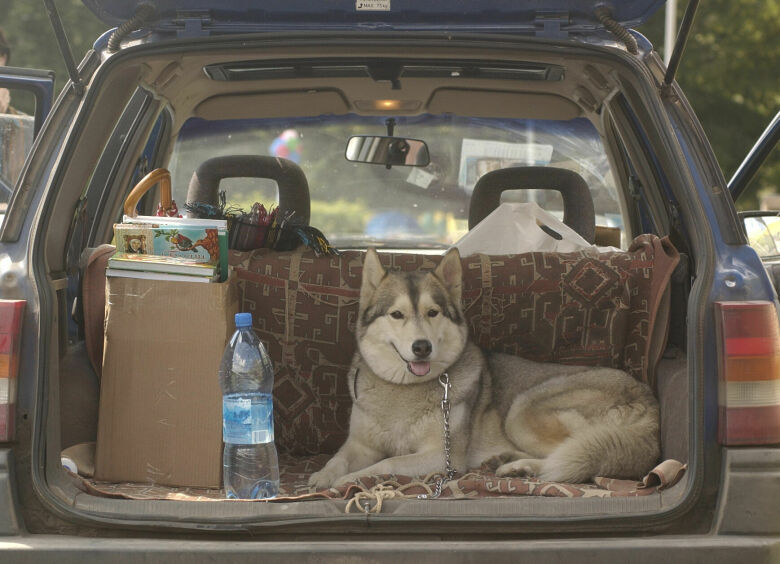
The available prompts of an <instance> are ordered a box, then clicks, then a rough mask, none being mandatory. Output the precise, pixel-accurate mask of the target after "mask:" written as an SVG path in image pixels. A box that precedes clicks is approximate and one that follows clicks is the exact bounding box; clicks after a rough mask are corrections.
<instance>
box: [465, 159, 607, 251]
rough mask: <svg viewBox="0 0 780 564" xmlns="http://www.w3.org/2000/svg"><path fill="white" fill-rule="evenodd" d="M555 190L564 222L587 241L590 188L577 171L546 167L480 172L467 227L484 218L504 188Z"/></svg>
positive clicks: (592, 216) (592, 231)
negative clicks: (558, 195)
mask: <svg viewBox="0 0 780 564" xmlns="http://www.w3.org/2000/svg"><path fill="white" fill-rule="evenodd" d="M529 189H537V190H539V189H541V190H556V191H558V192H560V193H561V196H562V197H563V222H564V223H565V224H566V225H568V226H569V227H571V228H572V229H574V230H575V231H576V232H577V233H579V234H580V235H581V236H582V238H583V239H585V240H586V241H587V242H588V243H591V244H592V243H593V241H594V239H595V236H596V213H595V211H594V208H593V198H592V197H591V195H590V190H589V189H588V185H587V183H586V182H585V179H583V178H582V176H580V175H579V174H577V173H576V172H572V171H571V170H566V169H563V168H555V167H546V166H522V167H512V168H502V169H500V170H494V171H492V172H488V173H487V174H484V175H482V176H481V177H480V178H479V180H477V183H476V185H475V186H474V192H472V194H471V203H470V205H469V229H471V228H472V227H474V226H475V225H476V224H477V223H479V222H480V221H482V220H483V219H485V218H486V217H487V216H488V215H489V214H490V213H491V212H492V211H493V210H495V209H496V208H497V207H498V205H499V203H500V202H501V192H503V191H504V190H529Z"/></svg>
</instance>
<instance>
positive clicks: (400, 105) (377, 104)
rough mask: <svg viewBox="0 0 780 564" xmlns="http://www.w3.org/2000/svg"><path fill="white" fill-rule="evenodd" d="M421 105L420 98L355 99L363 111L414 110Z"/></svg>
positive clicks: (358, 107)
mask: <svg viewBox="0 0 780 564" xmlns="http://www.w3.org/2000/svg"><path fill="white" fill-rule="evenodd" d="M420 106H421V102H420V101H419V100H390V99H385V100H355V107H356V108H357V109H359V110H363V111H379V112H396V111H402V112H413V111H415V110H417V109H418V108H419V107H420Z"/></svg>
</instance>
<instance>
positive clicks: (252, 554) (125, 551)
mask: <svg viewBox="0 0 780 564" xmlns="http://www.w3.org/2000/svg"><path fill="white" fill-rule="evenodd" d="M659 559H660V561H661V562H663V561H668V562H675V563H685V562H707V563H708V564H716V563H719V562H751V563H761V562H767V563H769V562H780V537H760V536H750V537H749V536H672V537H670V536H664V537H652V538H619V539H606V538H605V539H593V540H529V541H495V540H493V541H490V540H474V541H446V540H427V541H423V540H416V541H403V540H398V541H365V540H363V541H354V542H345V541H330V542H329V541H315V542H307V541H303V540H301V541H291V542H262V541H230V540H226V541H191V540H145V539H121V540H115V539H111V540H109V539H95V538H73V537H57V536H48V535H36V536H29V537H6V538H4V539H3V540H0V561H4V562H16V563H19V564H23V563H26V562H57V564H65V563H70V562H73V563H82V562H115V563H132V562H144V563H147V564H148V563H151V562H188V563H190V562H202V561H207V562H216V561H219V562H225V563H227V562H253V563H254V562H258V561H260V560H262V562H264V563H269V562H285V563H287V562H312V561H316V562H348V561H350V562H351V561H363V560H367V561H370V562H388V563H393V564H395V563H397V562H420V561H425V562H426V564H433V563H437V562H442V563H444V562H446V563H447V564H451V563H452V562H461V561H468V562H491V563H493V562H496V563H500V562H511V563H515V562H520V561H522V562H524V563H527V562H578V563H582V562H584V563H588V562H593V563H596V562H598V563H604V562H631V563H632V564H641V563H645V562H647V563H648V564H657V563H658V562H659Z"/></svg>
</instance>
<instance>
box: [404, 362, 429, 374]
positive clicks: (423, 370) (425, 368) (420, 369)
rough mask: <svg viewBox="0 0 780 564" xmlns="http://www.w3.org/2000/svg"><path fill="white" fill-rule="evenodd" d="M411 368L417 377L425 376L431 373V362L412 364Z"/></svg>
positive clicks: (410, 364)
mask: <svg viewBox="0 0 780 564" xmlns="http://www.w3.org/2000/svg"><path fill="white" fill-rule="evenodd" d="M409 368H411V369H412V373H413V374H414V375H415V376H425V375H426V374H428V372H430V371H431V363H430V362H410V363H409Z"/></svg>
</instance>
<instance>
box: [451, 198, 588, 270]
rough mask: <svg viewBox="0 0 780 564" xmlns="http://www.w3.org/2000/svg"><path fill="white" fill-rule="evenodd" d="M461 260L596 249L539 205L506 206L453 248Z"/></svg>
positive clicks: (511, 204) (505, 204)
mask: <svg viewBox="0 0 780 564" xmlns="http://www.w3.org/2000/svg"><path fill="white" fill-rule="evenodd" d="M454 246H455V247H457V248H458V250H459V251H460V254H461V256H464V257H465V256H468V255H473V254H475V253H484V254H489V255H511V254H518V253H527V252H532V251H556V252H563V253H565V252H569V251H579V250H582V249H595V247H593V246H592V245H590V244H589V243H588V242H587V241H586V240H585V239H583V238H582V237H581V236H580V235H579V233H577V232H576V231H574V230H573V229H572V228H571V227H569V226H568V225H566V224H565V223H563V222H562V221H561V220H559V219H558V218H556V217H555V216H554V215H552V214H550V213H548V212H546V211H544V210H543V209H542V208H540V207H539V205H538V204H536V203H534V202H531V203H527V204H520V203H503V204H501V205H500V206H498V207H497V208H496V209H495V210H493V212H492V213H490V215H488V216H487V217H486V218H485V219H483V220H482V221H480V222H479V223H478V224H477V225H475V226H474V228H473V229H471V231H469V232H468V233H466V234H465V235H464V236H463V237H461V238H460V239H459V240H458V241H457V242H456V243H455V245H454Z"/></svg>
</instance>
